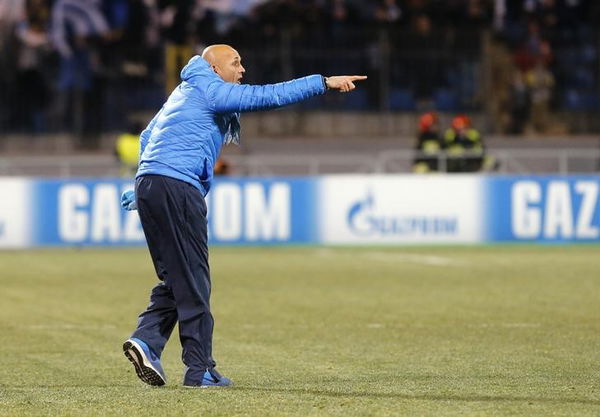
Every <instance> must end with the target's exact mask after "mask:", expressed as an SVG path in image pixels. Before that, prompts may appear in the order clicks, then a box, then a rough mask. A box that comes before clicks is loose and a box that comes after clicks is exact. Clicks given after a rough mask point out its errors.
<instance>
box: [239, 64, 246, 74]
mask: <svg viewBox="0 0 600 417" xmlns="http://www.w3.org/2000/svg"><path fill="white" fill-rule="evenodd" d="M240 72H241V73H242V74H243V73H245V72H246V68H244V66H243V65H240Z"/></svg>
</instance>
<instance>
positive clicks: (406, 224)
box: [346, 190, 459, 236]
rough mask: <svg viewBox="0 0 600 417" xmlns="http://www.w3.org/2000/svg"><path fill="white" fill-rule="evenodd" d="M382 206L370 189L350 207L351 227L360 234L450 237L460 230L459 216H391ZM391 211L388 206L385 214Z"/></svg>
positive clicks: (349, 223)
mask: <svg viewBox="0 0 600 417" xmlns="http://www.w3.org/2000/svg"><path fill="white" fill-rule="evenodd" d="M379 209H380V207H378V206H377V205H376V204H375V197H374V195H373V192H372V190H368V191H367V193H366V196H365V198H363V199H361V200H358V201H357V202H356V203H354V204H352V205H351V206H350V209H349V210H348V215H347V217H346V221H347V224H348V228H349V229H350V230H351V231H352V232H353V233H354V234H356V235H358V236H416V235H427V236H430V235H433V236H438V235H442V236H449V235H456V234H457V233H458V227H459V222H458V218H457V217H456V216H420V215H412V214H408V213H407V214H403V213H399V214H397V215H390V214H383V210H382V211H379ZM384 209H385V207H384ZM389 212H390V210H389V208H388V209H387V210H385V213H389Z"/></svg>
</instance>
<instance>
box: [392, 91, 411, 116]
mask: <svg viewBox="0 0 600 417" xmlns="http://www.w3.org/2000/svg"><path fill="white" fill-rule="evenodd" d="M416 107H417V106H416V104H415V99H414V97H413V93H412V91H410V90H407V89H393V90H391V91H390V109H391V110H404V111H412V110H415V109H416Z"/></svg>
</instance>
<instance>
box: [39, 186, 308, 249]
mask: <svg viewBox="0 0 600 417" xmlns="http://www.w3.org/2000/svg"><path fill="white" fill-rule="evenodd" d="M314 183H315V180H314V179H310V178H307V179H293V178H291V179H286V178H277V179H273V180H265V179H252V178H244V179H228V180H223V181H215V183H214V184H213V187H212V189H211V192H210V194H209V197H208V198H207V206H208V221H209V240H210V243H212V244H236V245H243V244H263V245H264V244H280V243H315V242H316V237H317V233H316V228H315V224H316V223H317V222H316V213H315V212H314V210H313V207H314V204H313V200H314V198H313V196H314V191H313V190H314ZM132 188H133V183H132V182H131V181H126V180H120V179H109V180H101V181H99V180H68V181H65V180H39V181H33V189H32V195H33V199H32V207H34V208H35V209H34V211H33V216H32V217H33V218H32V219H31V223H32V225H33V227H32V230H33V232H32V234H33V235H32V239H31V242H32V244H33V245H102V246H106V245H135V244H144V243H145V239H144V233H143V231H142V228H141V225H140V222H139V218H138V215H137V212H136V211H130V212H128V211H125V210H123V209H122V208H121V206H120V198H121V193H122V192H123V191H125V190H128V189H132Z"/></svg>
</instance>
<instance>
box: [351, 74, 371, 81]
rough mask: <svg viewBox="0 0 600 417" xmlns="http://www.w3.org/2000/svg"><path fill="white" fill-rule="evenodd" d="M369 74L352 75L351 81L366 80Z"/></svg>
mask: <svg viewBox="0 0 600 417" xmlns="http://www.w3.org/2000/svg"><path fill="white" fill-rule="evenodd" d="M366 79H367V76H366V75H351V76H350V81H362V80H366Z"/></svg>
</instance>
